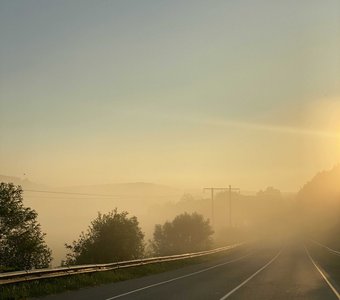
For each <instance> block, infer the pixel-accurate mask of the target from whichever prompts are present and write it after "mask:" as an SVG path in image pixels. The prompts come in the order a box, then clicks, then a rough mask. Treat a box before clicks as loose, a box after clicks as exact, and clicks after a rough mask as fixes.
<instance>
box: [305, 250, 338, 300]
mask: <svg viewBox="0 0 340 300" xmlns="http://www.w3.org/2000/svg"><path fill="white" fill-rule="evenodd" d="M305 250H306V253H307V255H308V257H309V259H310V260H311V262H312V263H313V265H314V267H315V268H316V269H317V270H318V271H319V273H320V274H321V276H322V278H323V279H324V280H325V281H326V282H327V284H328V286H329V287H330V288H331V290H332V291H333V293H334V294H335V296H337V298H338V299H340V294H339V292H338V291H337V290H336V288H335V287H334V286H333V285H332V283H331V282H330V281H329V280H328V279H327V277H326V275H325V274H324V273H323V272H322V271H321V269H320V268H319V267H318V265H317V264H316V262H315V261H314V259H313V258H312V256H311V255H310V253H309V251H308V249H307V247H306V246H305Z"/></svg>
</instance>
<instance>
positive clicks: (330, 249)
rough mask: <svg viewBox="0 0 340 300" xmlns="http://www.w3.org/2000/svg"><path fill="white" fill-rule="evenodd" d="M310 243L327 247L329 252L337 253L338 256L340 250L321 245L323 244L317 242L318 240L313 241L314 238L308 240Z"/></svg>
mask: <svg viewBox="0 0 340 300" xmlns="http://www.w3.org/2000/svg"><path fill="white" fill-rule="evenodd" d="M310 241H311V242H312V243H314V244H316V245H318V246H320V247H322V248H324V249H327V250H328V251H329V252H331V253H333V254H335V255H338V256H340V251H336V250H334V249H332V248H329V247H327V246H326V245H323V244H321V243H319V242H317V241H315V240H312V239H311V240H310Z"/></svg>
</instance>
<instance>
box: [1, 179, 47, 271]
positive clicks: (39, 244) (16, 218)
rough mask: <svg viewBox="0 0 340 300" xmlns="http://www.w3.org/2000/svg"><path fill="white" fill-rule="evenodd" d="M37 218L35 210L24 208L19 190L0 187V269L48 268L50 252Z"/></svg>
mask: <svg viewBox="0 0 340 300" xmlns="http://www.w3.org/2000/svg"><path fill="white" fill-rule="evenodd" d="M37 216H38V214H37V212H36V211H35V210H33V209H31V208H29V207H24V205H23V198H22V188H21V187H20V186H15V185H14V184H13V183H3V182H2V183H0V269H2V270H22V269H31V268H44V267H48V265H49V263H50V262H51V260H52V257H51V250H50V249H49V248H48V247H47V246H46V244H45V242H44V236H45V234H44V233H42V232H41V228H40V224H39V223H38V222H37Z"/></svg>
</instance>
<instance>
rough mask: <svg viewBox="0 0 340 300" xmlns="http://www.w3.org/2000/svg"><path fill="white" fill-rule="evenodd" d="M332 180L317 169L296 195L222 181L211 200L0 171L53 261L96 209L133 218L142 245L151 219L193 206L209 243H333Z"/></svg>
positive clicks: (337, 212)
mask: <svg viewBox="0 0 340 300" xmlns="http://www.w3.org/2000/svg"><path fill="white" fill-rule="evenodd" d="M339 178H340V166H337V167H335V168H333V169H332V170H329V171H324V172H320V173H318V174H317V175H316V176H314V177H313V178H311V180H310V181H309V182H307V183H306V184H305V185H303V187H302V188H301V189H300V190H299V191H297V193H284V192H280V191H279V190H278V189H275V188H273V187H267V188H265V189H263V190H260V191H258V192H250V191H242V190H240V191H235V192H234V191H231V193H229V189H228V187H226V190H222V191H219V190H216V191H215V192H214V201H213V202H212V199H211V193H210V191H206V190H203V189H201V190H198V189H196V190H189V189H188V190H183V189H176V188H174V187H170V186H163V185H157V184H152V183H141V182H140V183H126V184H112V185H96V186H74V187H50V186H42V185H39V184H35V183H32V182H30V181H29V180H27V179H26V180H21V179H19V178H13V177H4V176H2V177H1V180H2V181H10V182H14V183H16V184H20V185H22V186H23V189H24V194H23V196H24V204H25V205H27V206H29V207H32V208H33V209H35V210H36V211H37V212H38V216H39V217H38V220H39V222H40V223H41V225H42V229H43V232H45V233H46V234H47V235H46V242H47V244H48V246H49V247H50V248H51V249H52V251H53V265H54V266H58V265H60V263H61V261H62V260H64V259H65V255H66V248H65V246H64V244H65V243H71V242H72V241H73V240H76V239H77V238H78V236H79V234H80V233H81V232H82V231H86V230H87V228H88V226H89V225H90V223H91V221H92V220H93V219H94V218H95V217H96V216H97V213H98V212H101V213H107V212H109V211H111V210H113V209H114V208H117V209H118V211H127V212H129V216H136V217H137V218H138V221H139V222H140V226H141V228H142V230H143V232H144V233H145V242H146V244H148V241H149V240H151V239H152V238H153V231H154V227H155V225H156V224H163V223H164V222H165V221H171V220H172V219H173V218H174V217H176V216H177V215H179V214H182V213H184V212H188V213H192V212H197V213H199V214H202V215H203V216H204V218H206V219H209V221H210V224H211V226H212V228H213V230H214V235H213V246H214V247H219V246H224V245H228V244H232V243H235V242H241V241H249V240H253V239H264V240H268V238H274V237H275V238H276V239H279V240H287V239H290V238H296V237H299V238H300V239H303V238H313V239H316V240H318V241H322V242H325V243H327V244H329V245H334V246H339V242H338V239H337V238H336V237H337V234H338V233H339V225H340V224H339V216H340V188H339V185H338V182H339ZM230 200H231V204H230ZM230 207H231V209H232V210H231V213H230ZM230 216H231V219H230Z"/></svg>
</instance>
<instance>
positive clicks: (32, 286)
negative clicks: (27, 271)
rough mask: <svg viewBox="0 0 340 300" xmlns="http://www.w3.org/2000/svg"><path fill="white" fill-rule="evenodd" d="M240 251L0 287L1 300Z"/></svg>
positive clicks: (134, 275)
mask: <svg viewBox="0 0 340 300" xmlns="http://www.w3.org/2000/svg"><path fill="white" fill-rule="evenodd" d="M239 250H240V248H239V249H235V250H229V251H227V252H222V253H216V254H211V255H207V256H202V257H196V258H189V259H184V260H179V261H172V262H162V263H156V264H150V265H145V266H140V267H131V268H126V269H119V270H114V271H106V272H97V273H89V274H79V275H69V276H65V277H59V278H50V279H43V280H34V281H30V282H22V283H17V284H8V285H4V286H0V299H1V300H5V299H6V300H17V299H28V298H30V297H41V296H46V295H50V294H57V293H61V292H64V291H67V290H76V289H80V288H83V287H90V286H96V285H100V284H105V283H112V282H117V281H123V280H128V279H132V278H138V277H142V276H146V275H151V274H157V273H161V272H165V271H170V270H174V269H178V268H181V267H184V266H187V265H191V264H197V263H203V262H207V261H210V260H212V259H216V258H219V257H222V256H225V255H226V254H228V255H230V254H232V253H234V252H235V251H239Z"/></svg>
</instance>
